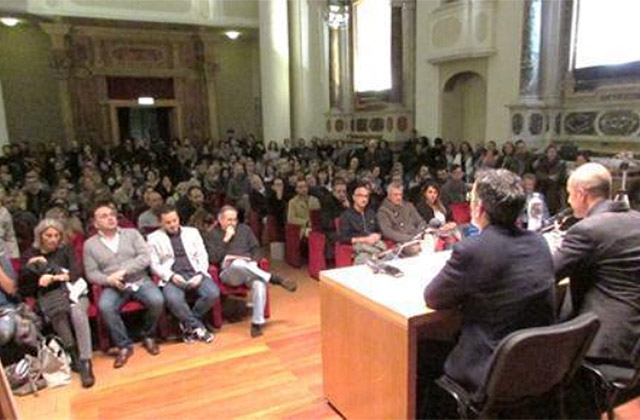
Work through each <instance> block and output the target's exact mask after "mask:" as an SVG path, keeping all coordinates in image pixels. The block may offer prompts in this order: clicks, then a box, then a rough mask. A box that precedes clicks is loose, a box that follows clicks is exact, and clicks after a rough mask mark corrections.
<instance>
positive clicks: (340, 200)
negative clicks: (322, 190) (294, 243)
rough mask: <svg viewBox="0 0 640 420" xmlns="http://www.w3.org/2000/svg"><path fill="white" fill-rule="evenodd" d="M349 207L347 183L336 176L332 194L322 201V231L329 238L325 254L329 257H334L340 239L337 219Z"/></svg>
mask: <svg viewBox="0 0 640 420" xmlns="http://www.w3.org/2000/svg"><path fill="white" fill-rule="evenodd" d="M349 207H350V206H349V200H348V199H347V184H346V183H345V182H344V180H343V179H341V178H336V179H334V180H333V187H332V189H331V194H327V195H326V196H325V197H324V198H323V200H322V201H321V202H320V223H321V225H322V233H324V235H325V237H326V238H327V241H326V245H325V256H326V257H327V258H328V259H333V257H334V255H333V253H334V244H335V243H336V241H337V240H338V233H337V231H336V219H337V218H338V217H340V215H341V214H342V212H344V211H345V210H346V209H348V208H349Z"/></svg>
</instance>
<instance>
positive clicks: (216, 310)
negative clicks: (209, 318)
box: [211, 298, 222, 329]
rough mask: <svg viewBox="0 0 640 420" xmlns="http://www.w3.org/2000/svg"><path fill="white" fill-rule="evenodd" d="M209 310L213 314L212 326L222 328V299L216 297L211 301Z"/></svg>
mask: <svg viewBox="0 0 640 420" xmlns="http://www.w3.org/2000/svg"><path fill="white" fill-rule="evenodd" d="M211 312H212V315H213V327H214V328H217V329H220V328H222V301H221V300H220V298H217V299H216V300H215V301H214V302H213V307H212V308H211Z"/></svg>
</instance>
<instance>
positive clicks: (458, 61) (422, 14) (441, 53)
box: [416, 0, 524, 142]
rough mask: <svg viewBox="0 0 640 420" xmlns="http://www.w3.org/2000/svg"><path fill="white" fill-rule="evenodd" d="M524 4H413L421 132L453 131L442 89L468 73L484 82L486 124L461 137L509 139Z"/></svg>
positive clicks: (417, 97)
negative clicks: (457, 75) (449, 125)
mask: <svg viewBox="0 0 640 420" xmlns="http://www.w3.org/2000/svg"><path fill="white" fill-rule="evenodd" d="M523 4H524V2H519V1H506V0H505V1H494V2H491V1H474V2H468V3H467V2H465V3H463V2H460V3H457V2H456V3H451V4H441V3H440V2H437V1H418V2H417V22H416V23H417V32H416V38H417V42H416V128H417V129H418V131H419V132H420V133H421V134H424V135H427V136H439V135H444V134H445V133H444V132H445V131H448V132H451V129H452V127H447V128H445V127H444V125H445V124H452V122H451V121H448V122H446V123H445V122H444V118H445V115H443V108H442V107H443V104H444V102H450V100H449V99H451V98H449V99H445V98H444V97H443V91H442V88H443V86H444V83H445V82H446V81H447V80H448V79H449V78H450V77H451V76H453V75H455V74H457V73H461V72H466V71H472V72H476V73H478V74H479V75H480V76H481V77H482V78H483V79H484V82H485V83H486V101H485V107H486V125H485V128H484V129H483V130H482V132H481V133H476V134H474V135H473V136H472V137H471V138H468V139H465V140H470V141H472V142H473V141H475V140H498V141H504V140H505V139H507V138H508V137H509V134H510V122H509V121H510V113H509V109H508V105H509V104H512V103H514V102H516V101H517V100H518V89H519V79H520V77H519V74H520V41H521V38H522V35H521V32H522V16H523V10H524V9H523V7H524V6H523ZM479 28H483V29H482V30H479ZM485 33H488V36H485V35H484V34H485ZM476 96H477V95H476ZM472 97H473V95H472V96H469V97H468V98H472ZM478 109H479V108H478ZM447 118H448V117H447ZM478 121H480V119H479V120H478ZM474 127H475V128H470V127H467V128H464V127H463V126H460V127H459V128H458V131H456V132H473V133H475V131H477V130H479V129H480V127H481V126H480V125H474ZM452 140H456V139H452Z"/></svg>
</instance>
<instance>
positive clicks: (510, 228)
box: [424, 169, 555, 393]
mask: <svg viewBox="0 0 640 420" xmlns="http://www.w3.org/2000/svg"><path fill="white" fill-rule="evenodd" d="M471 196H472V200H471V213H472V218H473V223H474V224H475V225H476V226H478V227H479V228H480V230H481V233H480V235H478V236H474V237H469V238H466V239H465V240H463V241H462V242H460V243H458V244H456V245H455V246H454V248H453V252H452V254H451V258H450V259H449V261H448V262H447V264H446V265H445V266H444V268H443V269H442V271H441V272H440V273H439V274H438V275H437V276H436V277H435V278H434V279H433V280H432V281H431V282H430V283H429V284H428V285H427V287H426V288H425V291H424V298H425V302H426V303H427V306H429V307H430V308H433V309H448V308H459V309H460V311H461V313H462V330H461V332H460V337H459V339H458V342H457V343H456V345H455V347H454V348H453V350H452V351H451V353H450V354H449V355H448V357H447V359H446V362H445V364H444V372H445V373H446V374H447V375H448V376H449V377H451V378H452V379H454V380H455V381H456V382H458V383H459V384H460V385H462V386H463V387H465V388H466V389H467V390H468V391H469V392H470V393H474V392H476V391H478V388H479V387H480V386H481V385H482V384H483V383H484V381H485V378H486V375H487V373H488V370H489V366H490V361H491V357H492V354H493V351H494V349H495V348H496V346H497V345H498V343H499V342H500V341H501V340H502V339H503V338H504V337H505V336H507V335H508V334H510V333H511V332H513V331H516V330H519V329H522V328H529V327H537V326H543V325H549V324H552V323H553V322H554V320H555V309H554V308H555V292H554V291H555V283H554V273H553V260H552V257H551V253H550V250H549V247H548V246H547V244H546V242H545V240H544V239H543V238H542V237H541V236H540V235H538V234H536V233H534V232H530V231H525V230H522V229H520V228H518V227H516V226H515V222H516V219H517V217H518V214H519V213H520V210H521V209H522V206H523V205H524V202H525V194H524V191H523V188H522V183H521V181H520V178H519V177H518V176H517V175H515V174H513V173H511V172H509V171H507V170H504V169H500V170H489V171H486V172H483V173H482V174H481V175H479V177H478V178H477V179H476V182H475V184H474V186H473V190H472V193H471Z"/></svg>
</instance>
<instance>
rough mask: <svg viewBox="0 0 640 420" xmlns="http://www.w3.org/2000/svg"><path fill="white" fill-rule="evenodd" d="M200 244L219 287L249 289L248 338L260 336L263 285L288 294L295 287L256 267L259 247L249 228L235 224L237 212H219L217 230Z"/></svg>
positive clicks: (228, 209)
mask: <svg viewBox="0 0 640 420" xmlns="http://www.w3.org/2000/svg"><path fill="white" fill-rule="evenodd" d="M204 242H205V246H206V248H207V253H208V254H209V262H210V263H211V264H215V265H217V266H218V268H219V270H220V271H219V273H220V280H222V282H223V283H225V284H228V285H230V286H240V285H241V284H246V285H247V286H249V287H251V290H252V297H253V316H252V318H251V336H252V337H258V336H260V335H262V327H263V325H264V323H265V319H264V307H265V304H266V302H267V283H272V284H277V285H279V286H282V287H283V288H285V289H286V290H287V291H289V292H295V291H296V289H297V287H298V285H297V284H296V283H295V282H294V281H293V280H289V279H284V278H282V277H279V276H277V275H275V274H272V273H268V272H266V271H264V270H262V269H261V268H260V267H258V261H259V260H260V244H259V243H258V240H257V239H256V237H255V236H254V235H253V232H252V231H251V229H250V228H249V226H247V225H245V224H244V223H238V211H237V210H236V209H235V208H234V207H232V206H223V207H222V208H221V209H220V212H219V213H218V226H216V227H215V228H214V229H212V230H211V231H210V232H209V233H208V234H206V235H205V237H204Z"/></svg>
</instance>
